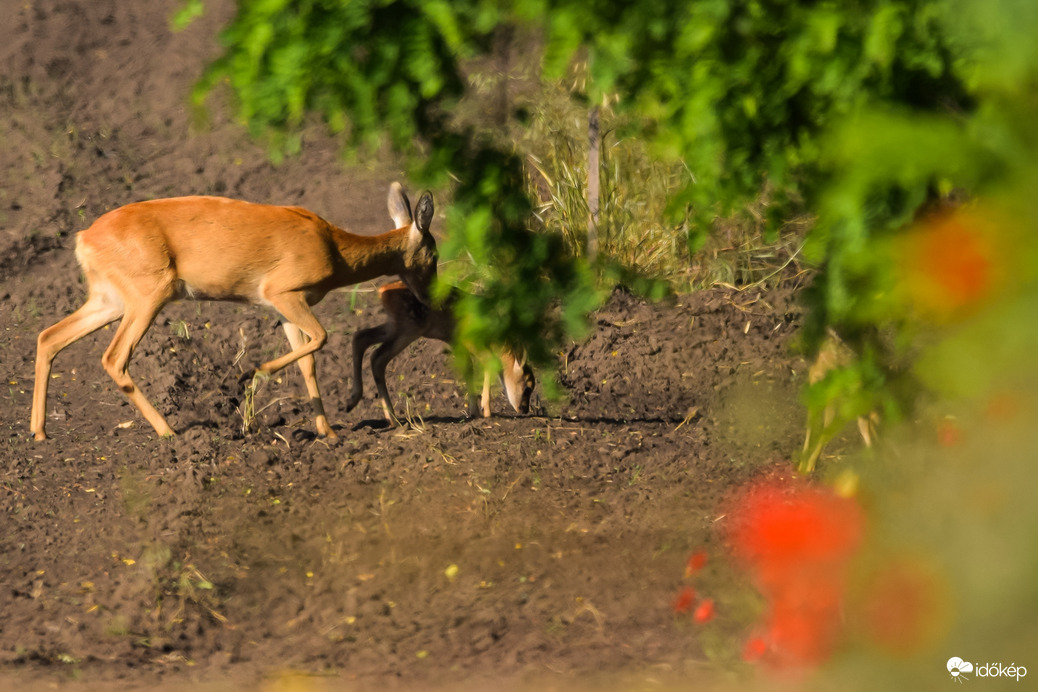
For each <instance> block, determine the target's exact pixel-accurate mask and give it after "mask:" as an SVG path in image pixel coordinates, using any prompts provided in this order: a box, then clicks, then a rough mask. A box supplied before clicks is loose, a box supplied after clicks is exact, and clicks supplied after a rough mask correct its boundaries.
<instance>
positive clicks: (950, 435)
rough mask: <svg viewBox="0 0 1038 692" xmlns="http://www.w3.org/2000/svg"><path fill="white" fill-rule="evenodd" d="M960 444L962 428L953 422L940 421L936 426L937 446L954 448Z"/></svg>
mask: <svg viewBox="0 0 1038 692" xmlns="http://www.w3.org/2000/svg"><path fill="white" fill-rule="evenodd" d="M961 443H962V428H960V427H959V426H958V425H957V424H956V423H955V421H951V420H947V419H945V420H942V421H941V422H940V423H938V424H937V444H939V445H940V446H941V447H955V446H957V445H959V444H961Z"/></svg>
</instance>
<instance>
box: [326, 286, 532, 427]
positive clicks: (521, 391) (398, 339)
mask: <svg viewBox="0 0 1038 692" xmlns="http://www.w3.org/2000/svg"><path fill="white" fill-rule="evenodd" d="M458 295H459V293H458V290H457V289H455V290H454V291H453V292H452V293H451V295H450V296H449V297H448V298H447V300H446V301H444V304H443V305H442V306H440V307H438V308H433V307H430V306H428V305H425V304H423V303H422V302H421V301H419V300H418V298H417V297H415V295H414V294H413V293H412V292H411V291H410V289H408V287H407V285H406V284H404V283H402V282H394V283H391V284H387V285H386V286H383V287H382V288H380V289H379V299H380V300H381V302H382V307H383V309H384V310H385V312H386V317H387V318H388V319H387V320H386V321H385V322H383V323H382V324H380V325H378V326H375V327H370V328H368V329H362V330H360V331H358V332H356V333H355V334H354V335H353V391H352V392H351V393H350V398H349V400H348V401H347V402H346V410H347V411H352V410H353V407H354V406H356V405H357V404H358V403H360V400H361V399H362V398H363V397H364V381H363V375H362V370H363V367H362V366H363V363H364V353H365V351H367V350H368V348H370V347H371V346H374V345H375V344H382V345H381V346H379V347H378V349H376V350H375V353H373V354H372V356H371V373H372V375H373V376H374V378H375V387H376V388H377V389H378V395H379V398H380V399H381V400H382V412H383V413H384V414H385V417H386V420H388V421H389V422H390V423H392V424H399V421H398V420H397V417H396V414H395V413H394V411H393V403H392V402H391V401H390V398H389V390H388V389H387V388H386V366H387V365H389V362H390V361H391V360H393V358H395V357H396V356H397V355H398V354H399V353H400V352H401V351H403V350H404V349H405V348H407V346H408V345H409V344H411V343H412V342H414V341H417V340H418V339H420V338H423V337H424V338H426V339H438V340H439V341H444V342H446V343H448V344H449V343H451V341H452V340H453V338H454V329H455V319H454V303H455V302H456V301H457V299H458ZM501 365H502V366H503V370H502V372H501V380H502V382H503V384H504V388H505V394H506V395H507V396H508V402H509V403H510V404H511V405H512V408H513V409H515V410H516V411H517V412H518V413H527V412H528V411H529V410H530V395H531V393H532V392H533V388H534V387H535V386H536V384H537V383H536V380H535V378H534V374H533V370H532V369H531V368H530V366H528V365H526V364H525V363H524V362H522V360H521V359H519V358H517V357H516V355H515V354H514V353H513V352H511V351H510V350H505V351H504V352H503V353H502V354H501ZM480 408H481V410H482V413H483V417H484V418H489V417H490V373H486V374H485V375H484V377H483V395H482V402H481V406H480ZM469 415H470V416H472V415H475V397H474V396H473V395H470V396H469Z"/></svg>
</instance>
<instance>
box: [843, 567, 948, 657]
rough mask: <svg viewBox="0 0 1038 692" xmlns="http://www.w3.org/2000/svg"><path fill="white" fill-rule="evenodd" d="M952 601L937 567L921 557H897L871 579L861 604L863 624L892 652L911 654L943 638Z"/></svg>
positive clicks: (877, 642) (870, 633)
mask: <svg viewBox="0 0 1038 692" xmlns="http://www.w3.org/2000/svg"><path fill="white" fill-rule="evenodd" d="M950 601H951V599H950V597H949V594H948V587H947V585H946V583H945V581H944V580H943V579H942V578H941V577H940V574H939V573H938V572H937V570H936V569H934V568H932V567H931V566H929V565H927V564H926V563H924V562H923V561H921V560H919V559H918V558H914V557H905V558H898V559H895V560H892V561H891V562H890V563H889V564H887V565H886V566H884V567H883V568H882V569H880V570H879V571H877V573H876V574H874V575H873V576H872V578H871V579H870V580H869V582H868V585H867V587H866V591H865V594H864V598H863V599H862V602H861V604H860V612H861V617H862V624H863V626H864V630H865V632H866V634H867V635H868V637H869V638H870V639H871V640H872V641H873V643H875V644H876V645H878V646H879V647H881V648H883V649H885V650H886V651H887V652H888V653H889V654H892V655H894V656H911V655H913V654H916V653H919V652H920V651H921V650H923V649H925V648H926V647H927V646H929V645H931V644H933V643H935V642H936V641H937V640H938V639H939V638H940V635H941V633H942V632H943V630H944V629H945V628H946V626H947V623H948V617H949V616H948V613H949V611H950V610H951V603H950Z"/></svg>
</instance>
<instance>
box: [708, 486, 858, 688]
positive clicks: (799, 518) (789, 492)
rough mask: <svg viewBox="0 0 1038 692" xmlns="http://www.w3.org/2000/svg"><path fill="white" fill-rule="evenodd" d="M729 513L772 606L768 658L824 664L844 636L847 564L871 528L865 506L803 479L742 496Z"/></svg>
mask: <svg viewBox="0 0 1038 692" xmlns="http://www.w3.org/2000/svg"><path fill="white" fill-rule="evenodd" d="M728 515H729V516H730V517H731V523H730V525H729V528H728V535H727V540H728V544H729V546H730V549H731V551H732V555H733V556H734V557H735V558H736V560H738V561H739V562H741V563H742V564H743V565H744V566H745V567H746V569H747V570H748V571H749V572H750V574H751V576H752V578H753V580H754V582H755V583H756V585H757V588H758V589H759V590H760V592H761V594H762V595H763V596H764V597H765V599H766V600H767V603H768V609H767V613H766V616H765V622H764V623H763V625H764V626H763V630H762V632H763V633H762V634H761V636H760V639H761V641H762V642H763V644H764V650H765V651H764V653H763V654H762V658H763V660H765V661H767V662H768V663H770V664H772V665H774V666H776V667H794V666H803V665H810V664H816V663H819V662H821V661H822V660H824V659H825V658H826V657H828V656H829V655H830V654H831V653H832V651H833V648H834V647H835V645H836V642H837V639H838V636H839V633H840V608H841V605H842V602H843V597H844V592H845V587H846V573H847V565H848V562H849V560H850V558H851V557H852V556H853V555H854V554H855V552H856V551H857V549H858V546H859V544H860V543H861V540H862V536H863V533H864V517H863V514H862V512H861V509H860V508H859V507H858V505H857V504H856V503H855V502H854V501H853V500H850V499H848V498H843V497H839V496H837V495H835V494H834V493H833V492H832V491H830V490H828V489H825V488H820V487H817V486H814V485H810V484H808V483H806V482H803V481H766V482H763V483H758V484H754V485H752V486H750V487H749V488H748V489H744V490H743V491H742V492H741V493H739V494H738V496H737V497H736V498H735V500H734V502H733V506H732V508H731V510H730V511H729V513H728ZM755 646H756V645H755Z"/></svg>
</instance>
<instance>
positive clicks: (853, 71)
mask: <svg viewBox="0 0 1038 692" xmlns="http://www.w3.org/2000/svg"><path fill="white" fill-rule="evenodd" d="M937 6H938V4H937V3H936V2H933V1H926V0H904V1H901V2H893V1H887V0H873V1H871V2H861V3H854V4H851V5H847V4H843V5H836V4H831V3H819V4H814V3H811V4H807V3H781V2H762V1H753V0H749V1H747V0H743V1H737V0H703V1H701V2H682V1H680V0H660V1H659V2H654V3H611V2H604V1H599V2H590V3H588V2H574V1H573V0H560V1H558V2H549V3H539V2H530V3H519V7H520V11H521V12H522V13H523V14H524V15H525V16H528V17H532V16H535V15H536V14H537V10H536V9H535V8H539V9H540V10H541V11H543V17H544V20H543V21H544V22H545V23H546V25H547V35H548V45H547V48H546V51H545V54H546V57H545V70H546V72H547V73H548V74H549V75H551V74H556V73H559V71H560V70H561V69H562V68H563V67H564V66H565V65H566V64H567V62H568V61H569V60H572V58H573V56H574V54H575V52H576V49H577V47H579V46H586V47H587V50H588V56H589V72H590V80H589V87H588V90H589V94H588V96H589V99H590V100H591V101H592V102H597V101H598V100H600V98H601V95H602V94H613V93H615V94H618V95H619V101H620V104H621V107H623V108H624V109H626V110H627V111H629V112H631V113H634V114H637V116H638V117H639V118H641V119H643V121H644V125H645V127H644V133H645V135H646V136H647V137H648V138H649V139H650V141H652V143H653V144H654V147H655V150H656V151H657V152H658V153H661V154H664V155H666V156H668V157H669V158H672V159H675V160H677V159H680V160H682V161H684V163H685V164H686V165H687V166H688V168H689V169H690V170H691V171H692V173H693V175H694V177H695V179H694V181H690V182H689V183H688V184H686V185H685V186H684V189H683V190H682V191H681V192H680V193H679V194H677V195H675V196H674V197H673V198H672V200H671V211H672V214H677V215H681V214H684V213H685V210H687V209H688V208H689V207H691V208H692V210H693V212H694V214H695V218H696V219H697V221H698V223H697V224H693V225H692V226H691V227H690V229H689V231H690V234H689V246H690V248H691V249H693V250H694V249H698V248H699V247H701V246H702V245H703V243H704V242H705V239H706V237H707V234H708V232H709V230H710V222H711V221H712V220H713V219H714V218H715V217H716V216H717V215H722V216H727V215H729V214H730V213H731V212H732V211H733V210H736V209H738V208H739V207H741V206H742V205H744V204H745V203H747V202H748V201H749V200H750V199H752V198H753V196H755V195H756V194H757V193H758V192H759V190H760V189H761V188H762V187H763V184H764V181H765V180H766V181H767V182H768V183H769V184H770V186H771V187H772V189H773V191H774V193H773V199H772V205H771V207H770V209H769V211H770V213H772V214H774V215H780V214H782V213H785V211H786V210H787V209H788V206H787V205H786V204H784V201H785V200H784V197H785V196H786V195H788V194H790V193H791V192H793V191H794V190H795V189H796V188H797V187H798V186H799V185H802V186H804V187H806V188H807V191H808V192H810V189H811V188H812V182H813V181H814V180H817V174H818V169H817V166H818V164H819V161H820V157H821V156H822V154H823V144H822V141H821V135H822V133H823V132H824V130H825V128H827V127H828V126H829V125H830V124H831V123H832V122H833V121H834V120H835V119H836V118H838V117H840V116H842V115H845V114H850V113H854V112H856V111H857V110H859V109H860V108H862V107H863V106H865V105H867V104H869V103H872V102H875V101H877V100H891V101H896V102H901V103H909V104H912V105H913V106H916V107H923V108H932V107H935V106H936V105H937V104H938V103H941V102H944V101H951V102H955V101H957V100H959V99H960V97H961V88H960V87H959V84H958V80H957V79H956V78H955V76H954V75H952V73H951V71H950V56H949V53H948V47H947V46H946V45H945V40H944V38H943V34H942V32H941V27H940V26H939V24H938V22H937V21H936V19H937V17H936V7H937ZM574 32H576V33H577V34H578V36H579V40H575V39H574V38H573V35H572V34H573V33H574ZM801 180H803V181H805V182H804V183H800V181H801ZM672 218H675V217H674V216H672ZM773 218H777V216H776V217H773Z"/></svg>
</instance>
